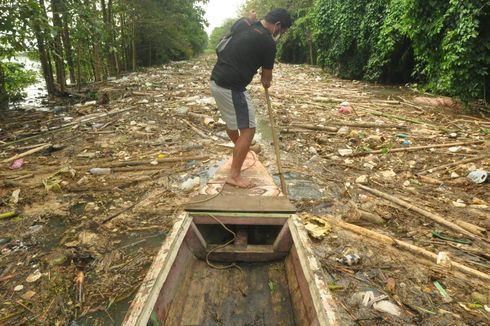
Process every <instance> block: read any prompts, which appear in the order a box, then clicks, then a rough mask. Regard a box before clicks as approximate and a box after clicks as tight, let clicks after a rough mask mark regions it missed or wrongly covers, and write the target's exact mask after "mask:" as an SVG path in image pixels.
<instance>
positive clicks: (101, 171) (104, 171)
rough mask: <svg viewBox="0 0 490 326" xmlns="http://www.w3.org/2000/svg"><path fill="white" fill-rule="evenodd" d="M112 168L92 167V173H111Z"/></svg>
mask: <svg viewBox="0 0 490 326" xmlns="http://www.w3.org/2000/svg"><path fill="white" fill-rule="evenodd" d="M111 172H112V171H111V168H91V169H90V173H92V174H94V175H104V174H111Z"/></svg>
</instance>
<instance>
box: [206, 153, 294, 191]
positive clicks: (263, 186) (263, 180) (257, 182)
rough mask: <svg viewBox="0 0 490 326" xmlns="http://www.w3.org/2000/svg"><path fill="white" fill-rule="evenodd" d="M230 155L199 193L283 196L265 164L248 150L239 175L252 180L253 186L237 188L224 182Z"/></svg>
mask: <svg viewBox="0 0 490 326" xmlns="http://www.w3.org/2000/svg"><path fill="white" fill-rule="evenodd" d="M230 168H231V157H230V158H229V159H228V160H227V161H226V162H224V163H223V165H222V166H221V167H219V168H218V170H217V171H216V173H215V174H214V176H213V177H212V178H211V179H210V180H209V182H208V183H207V184H206V185H205V186H204V187H202V188H201V190H200V192H199V193H200V194H201V195H215V194H217V193H219V192H221V193H222V195H233V196H268V197H278V196H284V195H283V194H282V192H281V189H280V188H279V187H277V186H276V184H275V183H274V180H273V179H272V177H271V176H270V175H269V172H267V169H266V168H265V166H264V165H263V164H262V163H260V161H259V159H258V157H257V154H255V153H253V152H249V153H248V155H247V157H246V159H245V161H244V162H243V167H242V172H241V175H242V176H243V177H244V178H247V179H249V180H251V181H252V183H253V184H254V187H252V188H248V189H242V188H237V187H234V186H231V185H228V184H225V180H226V178H227V177H228V175H229V174H230Z"/></svg>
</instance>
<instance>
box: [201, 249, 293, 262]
mask: <svg viewBox="0 0 490 326" xmlns="http://www.w3.org/2000/svg"><path fill="white" fill-rule="evenodd" d="M210 249H212V248H208V250H210ZM287 254H288V253H287V252H275V251H274V250H273V249H272V246H270V245H248V246H247V247H246V248H243V249H242V248H236V247H234V246H228V247H224V248H220V249H217V250H215V251H213V252H212V253H211V254H210V255H209V260H211V261H217V262H266V261H273V260H279V259H283V258H284V257H286V256H287Z"/></svg>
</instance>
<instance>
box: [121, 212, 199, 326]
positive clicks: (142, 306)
mask: <svg viewBox="0 0 490 326" xmlns="http://www.w3.org/2000/svg"><path fill="white" fill-rule="evenodd" d="M191 222H192V219H191V218H190V217H189V216H188V215H187V214H186V213H183V214H181V215H179V217H178V218H177V221H176V223H175V224H174V226H173V228H172V231H171V233H170V234H169V235H168V236H167V238H166V239H165V241H164V242H163V245H162V247H161V248H160V251H159V252H158V254H157V255H156V257H155V260H154V261H153V264H152V265H151V267H150V270H149V271H148V273H147V274H146V277H145V280H144V281H143V283H142V284H141V286H140V289H139V290H138V292H137V293H136V296H135V298H134V299H133V301H132V302H131V306H130V307H129V310H128V313H127V314H126V316H125V318H124V321H123V324H122V325H124V326H132V325H146V323H147V322H148V319H149V318H150V315H151V313H152V311H153V308H154V306H155V303H156V301H157V299H158V297H159V294H160V290H161V289H162V286H163V284H164V282H165V280H166V279H167V276H168V274H169V273H170V270H171V269H172V266H173V263H174V261H175V259H176V257H177V253H178V252H179V248H180V246H181V245H182V243H183V241H184V237H185V235H186V233H187V230H188V229H189V226H190V225H191Z"/></svg>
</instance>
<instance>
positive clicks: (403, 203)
mask: <svg viewBox="0 0 490 326" xmlns="http://www.w3.org/2000/svg"><path fill="white" fill-rule="evenodd" d="M357 186H358V187H359V188H361V189H362V190H365V191H367V192H370V193H372V194H373V195H376V196H378V197H381V198H384V199H387V200H389V201H391V202H393V203H395V204H398V205H400V206H402V207H405V208H407V209H409V210H412V211H414V212H417V213H419V214H420V215H422V216H425V217H428V218H430V219H431V220H433V221H434V222H436V223H439V224H442V225H444V226H446V227H448V228H449V229H451V230H453V231H455V232H458V233H461V234H464V235H466V236H467V237H470V238H471V239H473V240H474V239H475V238H477V236H476V235H475V234H473V233H471V232H469V231H467V230H465V229H463V228H462V227H461V226H459V225H456V224H454V223H452V222H450V221H448V220H446V219H445V218H444V217H442V216H439V215H437V214H434V213H431V212H429V211H427V210H425V209H422V208H420V207H417V206H415V205H413V204H410V203H408V202H406V201H403V200H401V199H399V198H396V197H395V196H391V195H388V194H386V193H384V192H381V191H379V190H376V189H372V188H369V187H366V186H363V185H357Z"/></svg>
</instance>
